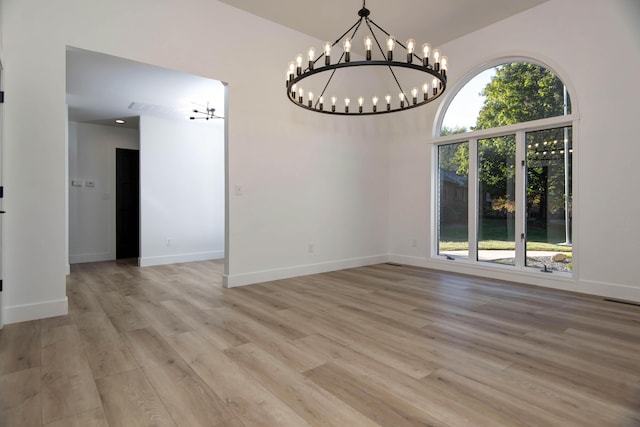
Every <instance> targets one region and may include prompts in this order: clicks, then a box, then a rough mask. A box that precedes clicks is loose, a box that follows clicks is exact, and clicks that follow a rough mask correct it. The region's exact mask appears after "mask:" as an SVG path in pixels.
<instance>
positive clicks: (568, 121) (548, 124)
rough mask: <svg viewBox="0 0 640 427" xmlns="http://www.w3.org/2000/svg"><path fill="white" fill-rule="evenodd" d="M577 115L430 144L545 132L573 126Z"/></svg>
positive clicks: (440, 139) (438, 139)
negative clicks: (538, 131) (519, 133)
mask: <svg viewBox="0 0 640 427" xmlns="http://www.w3.org/2000/svg"><path fill="white" fill-rule="evenodd" d="M578 118H579V117H578V115H577V114H567V115H566V116H556V117H550V118H548V119H538V120H531V121H528V122H520V123H516V124H513V125H507V126H500V127H497V128H490V129H481V130H476V131H472V132H464V133H455V134H453V135H446V136H439V137H436V138H433V139H432V140H431V141H430V142H431V143H434V144H438V145H440V144H445V143H453V142H464V141H468V140H471V139H486V138H494V137H498V136H505V135H508V134H515V133H518V132H534V131H537V130H545V129H551V128H559V127H563V126H571V125H572V124H574V123H576V122H577V120H578Z"/></svg>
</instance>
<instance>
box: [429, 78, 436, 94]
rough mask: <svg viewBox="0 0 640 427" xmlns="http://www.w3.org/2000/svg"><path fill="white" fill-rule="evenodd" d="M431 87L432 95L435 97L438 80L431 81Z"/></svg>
mask: <svg viewBox="0 0 640 427" xmlns="http://www.w3.org/2000/svg"><path fill="white" fill-rule="evenodd" d="M431 87H432V88H433V94H434V95H437V94H438V79H433V81H432V82H431Z"/></svg>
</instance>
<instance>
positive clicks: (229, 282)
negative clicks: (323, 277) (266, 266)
mask: <svg viewBox="0 0 640 427" xmlns="http://www.w3.org/2000/svg"><path fill="white" fill-rule="evenodd" d="M388 260H389V259H388V256H387V255H375V256H370V257H363V258H351V259H344V260H339V261H329V262H323V263H318V264H307V265H298V266H295V267H284V268H277V269H273V270H262V271H255V272H251V273H243V274H230V275H226V274H225V275H224V276H223V284H224V286H225V287H226V288H233V287H236V286H245V285H252V284H255V283H262V282H270V281H272V280H281V279H289V278H291V277H299V276H308V275H310V274H318V273H326V272H329V271H337V270H344V269H347V268H356V267H364V266H366V265H373V264H380V263H384V262H387V261H388Z"/></svg>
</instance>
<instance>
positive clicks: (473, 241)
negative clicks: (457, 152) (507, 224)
mask: <svg viewBox="0 0 640 427" xmlns="http://www.w3.org/2000/svg"><path fill="white" fill-rule="evenodd" d="M468 185H469V260H470V261H474V262H477V261H478V206H479V198H480V195H479V194H478V139H477V138H471V139H469V178H468Z"/></svg>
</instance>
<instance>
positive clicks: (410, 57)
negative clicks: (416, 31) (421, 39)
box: [407, 39, 416, 64]
mask: <svg viewBox="0 0 640 427" xmlns="http://www.w3.org/2000/svg"><path fill="white" fill-rule="evenodd" d="M415 48H416V41H415V40H414V39H409V40H407V62H408V63H409V64H411V63H412V62H413V51H414V50H415Z"/></svg>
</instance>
